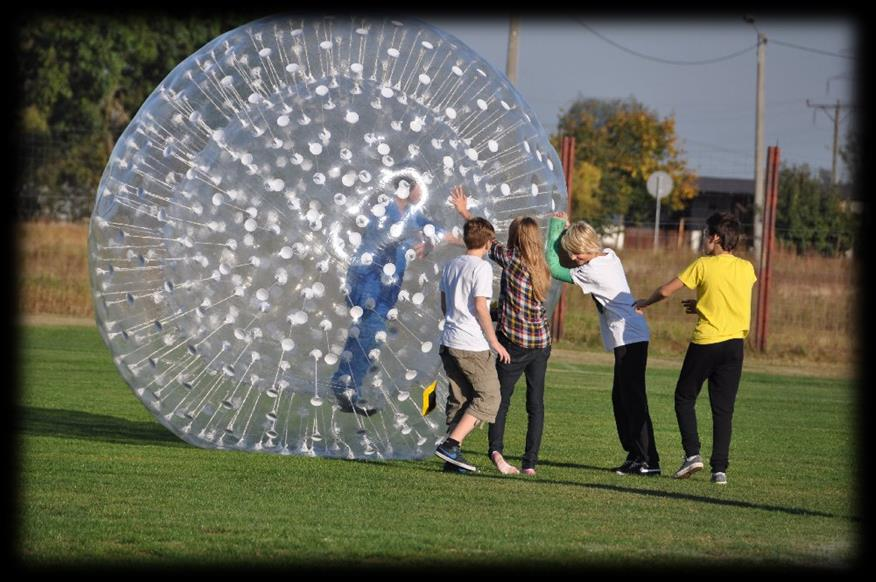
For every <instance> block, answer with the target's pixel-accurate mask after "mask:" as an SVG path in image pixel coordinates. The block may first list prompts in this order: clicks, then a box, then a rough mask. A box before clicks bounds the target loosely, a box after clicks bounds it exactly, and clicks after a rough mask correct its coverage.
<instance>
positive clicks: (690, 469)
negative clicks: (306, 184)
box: [673, 455, 703, 479]
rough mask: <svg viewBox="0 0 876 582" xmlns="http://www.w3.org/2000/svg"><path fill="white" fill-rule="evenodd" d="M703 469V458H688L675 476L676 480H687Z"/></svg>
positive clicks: (697, 456)
mask: <svg viewBox="0 0 876 582" xmlns="http://www.w3.org/2000/svg"><path fill="white" fill-rule="evenodd" d="M702 468H703V458H702V457H701V456H699V455H694V456H692V457H687V458H686V459H685V460H684V461H683V462H682V463H681V467H679V469H678V471H676V472H675V475H673V477H674V478H676V479H687V478H688V477H690V476H691V475H693V474H694V473H696V472H697V471H699V470H700V469H702Z"/></svg>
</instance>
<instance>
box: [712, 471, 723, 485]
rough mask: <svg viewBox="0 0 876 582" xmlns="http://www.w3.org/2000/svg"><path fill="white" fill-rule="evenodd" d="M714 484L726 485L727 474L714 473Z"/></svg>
mask: <svg viewBox="0 0 876 582" xmlns="http://www.w3.org/2000/svg"><path fill="white" fill-rule="evenodd" d="M712 483H717V484H718V485H726V484H727V474H726V473H722V472H720V471H719V472H717V473H712Z"/></svg>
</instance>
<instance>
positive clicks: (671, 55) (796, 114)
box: [419, 12, 858, 180]
mask: <svg viewBox="0 0 876 582" xmlns="http://www.w3.org/2000/svg"><path fill="white" fill-rule="evenodd" d="M753 16H754V18H755V22H754V26H756V27H757V28H758V30H760V31H761V32H763V33H765V34H766V35H767V39H768V43H767V47H766V66H765V75H766V76H765V92H766V113H765V128H764V132H765V133H764V135H765V145H766V146H770V145H776V144H778V145H779V146H780V147H781V156H782V161H783V162H787V163H792V164H803V163H806V164H809V165H810V167H813V168H825V169H827V170H830V167H831V160H832V146H833V121H832V120H831V118H830V117H828V115H827V114H826V113H825V112H824V111H823V110H820V109H813V108H810V107H808V106H807V103H806V102H807V99H808V100H810V102H811V103H813V104H828V103H829V104H835V103H836V101H837V100H838V99H839V100H840V102H841V103H842V105H843V108H842V109H841V115H840V119H841V124H840V146H842V145H843V144H844V143H845V138H846V132H847V129H848V127H849V124H850V123H854V122H855V121H854V110H853V109H851V108H846V107H845V105H846V104H849V105H854V104H855V103H854V100H855V96H856V94H855V92H856V88H855V69H856V67H857V60H856V56H857V55H856V35H857V33H858V29H857V27H856V26H855V22H854V21H853V19H852V18H851V17H848V16H842V15H833V16H824V17H820V18H813V17H808V18H805V19H797V20H794V19H793V18H787V19H779V18H776V17H775V16H770V17H764V18H763V19H761V18H758V16H757V14H756V13H755V14H753ZM419 17H420V18H422V19H423V20H424V21H426V22H428V23H430V24H432V25H434V26H437V27H438V28H441V29H443V30H444V31H445V32H448V33H450V34H451V35H453V36H455V37H457V38H458V39H459V40H461V41H462V42H464V43H465V44H467V45H468V46H469V47H471V48H472V49H473V50H474V51H475V52H477V53H479V54H480V55H481V56H482V57H484V58H485V59H486V60H487V61H489V62H490V63H491V64H492V65H493V66H494V67H496V69H498V70H499V71H502V72H505V63H506V55H507V52H506V51H507V46H508V23H509V19H508V18H507V17H499V16H496V17H485V16H479V17H478V18H477V19H474V20H467V19H465V18H463V17H461V16H456V15H454V16H429V15H420V16H419ZM754 26H753V25H752V24H749V23H747V22H745V21H744V20H743V13H742V12H740V14H739V15H721V16H709V17H704V18H702V19H699V20H698V19H695V18H688V19H678V20H676V21H673V19H672V18H670V17H665V18H661V19H659V20H656V21H654V22H648V21H646V20H645V19H644V18H642V17H639V18H633V17H631V18H628V19H623V18H617V17H612V18H609V17H605V16H595V17H592V16H591V17H588V16H586V15H576V14H570V15H569V16H568V17H563V16H561V15H559V14H557V15H552V16H550V17H539V16H530V17H527V16H526V15H523V16H521V17H520V36H519V48H518V68H517V79H518V80H517V84H516V85H517V89H518V90H519V91H520V93H521V94H522V95H523V97H524V98H525V99H526V101H527V102H528V103H529V105H530V106H531V107H532V108H533V109H534V111H535V113H536V115H537V116H538V117H539V119H540V121H541V123H542V125H544V127H545V129H546V130H547V131H548V132H549V133H553V132H554V131H555V130H556V125H557V120H558V118H559V115H560V111H561V110H562V109H564V108H567V107H568V106H569V105H570V104H571V103H572V102H573V101H574V100H575V99H576V98H578V97H596V98H605V99H615V98H618V99H626V98H628V97H630V96H632V97H635V98H636V99H637V100H638V101H639V102H641V103H642V104H644V105H645V106H646V107H648V108H649V109H651V110H653V111H656V112H657V114H658V115H659V116H660V117H661V118H663V117H667V116H670V115H674V116H675V120H676V131H677V135H678V137H679V143H680V145H681V147H682V148H683V149H684V151H685V154H684V155H685V158H686V159H687V160H688V163H689V166H690V167H692V168H693V169H695V170H696V171H697V173H698V174H700V175H704V176H721V177H733V178H753V177H754V148H755V103H756V101H755V100H756V87H757V50H756V43H757V32H756V31H755V28H754ZM617 45H619V46H617ZM789 45H795V46H789ZM621 47H622V48H621ZM740 51H745V52H743V53H742V54H739V55H738V56H734V57H731V58H727V59H723V57H728V56H730V55H733V54H734V53H739V52H740ZM631 52H634V53H639V55H635V54H631ZM823 53H832V54H823ZM833 55H840V56H833ZM654 59H656V60H654ZM718 59H723V60H718ZM661 60H662V61H674V62H676V63H688V62H690V61H707V60H712V61H716V62H712V63H709V64H669V63H665V62H660V61H661ZM829 113H830V115H833V113H834V111H833V109H831V110H830V111H829ZM837 163H838V170H839V175H840V179H841V180H843V179H845V178H846V177H847V175H848V172H847V170H846V168H845V165H844V164H843V163H842V159H841V158H838V161H837Z"/></svg>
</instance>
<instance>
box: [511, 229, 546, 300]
mask: <svg viewBox="0 0 876 582" xmlns="http://www.w3.org/2000/svg"><path fill="white" fill-rule="evenodd" d="M508 248H509V249H517V252H519V253H520V257H521V258H522V259H523V264H524V265H526V268H527V270H529V275H530V277H531V278H532V291H533V295H535V298H536V299H538V300H539V301H544V300H545V297H547V292H548V289H549V288H550V286H551V272H550V269H548V266H547V261H545V258H544V241H543V240H542V238H541V231H540V230H539V228H538V223H537V222H536V221H535V220H534V219H532V218H530V217H529V216H518V217H517V218H515V219H514V220H513V221H511V225H510V226H509V227H508Z"/></svg>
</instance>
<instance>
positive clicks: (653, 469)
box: [638, 463, 660, 477]
mask: <svg viewBox="0 0 876 582" xmlns="http://www.w3.org/2000/svg"><path fill="white" fill-rule="evenodd" d="M638 474H639V475H645V476H646V477H659V476H660V465H649V464H648V463H641V464H640V465H639V471H638Z"/></svg>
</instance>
